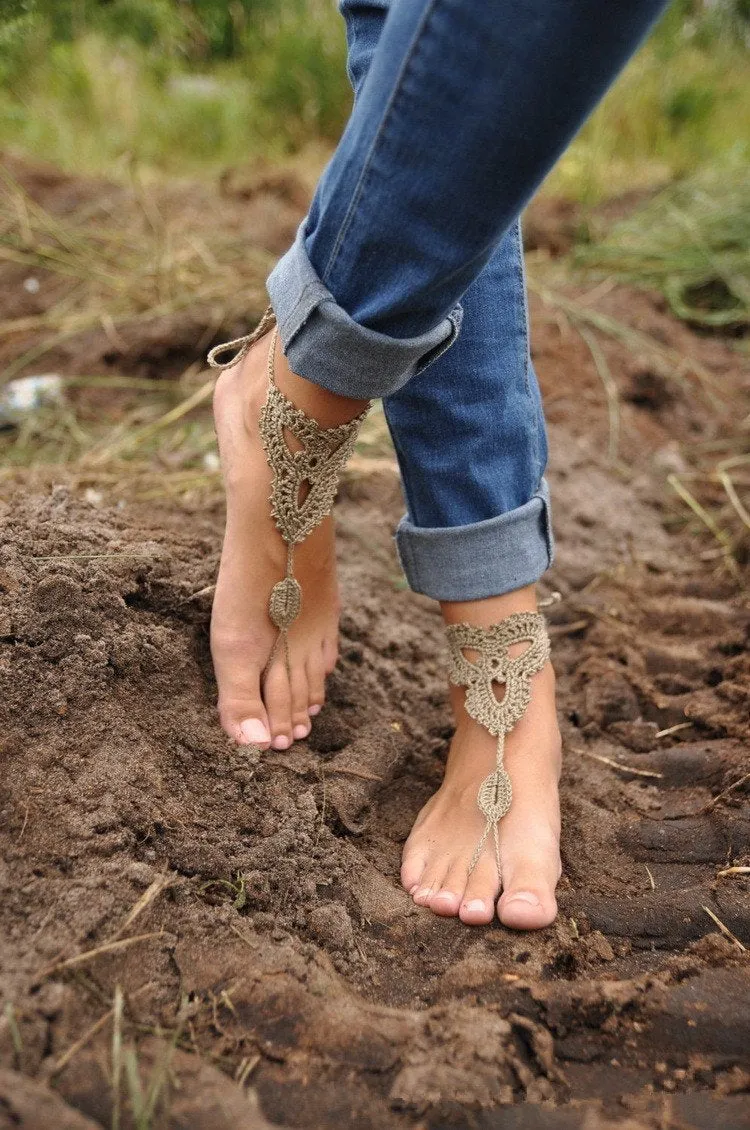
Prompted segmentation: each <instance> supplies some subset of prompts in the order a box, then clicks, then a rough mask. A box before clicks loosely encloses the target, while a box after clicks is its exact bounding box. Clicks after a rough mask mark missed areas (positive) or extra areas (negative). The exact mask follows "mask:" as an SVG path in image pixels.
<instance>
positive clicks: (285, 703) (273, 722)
mask: <svg viewBox="0 0 750 1130" xmlns="http://www.w3.org/2000/svg"><path fill="white" fill-rule="evenodd" d="M263 698H264V700H265V703H266V710H267V711H268V721H269V725H270V729H271V748H272V749H288V748H289V746H290V745H291V744H292V696H291V692H290V689H289V678H288V676H287V673H286V670H285V667H284V664H283V663H281V662H277V663H274V664H273V666H272V667H271V670H270V671H269V672H268V675H267V676H266V681H265V684H264V687H263Z"/></svg>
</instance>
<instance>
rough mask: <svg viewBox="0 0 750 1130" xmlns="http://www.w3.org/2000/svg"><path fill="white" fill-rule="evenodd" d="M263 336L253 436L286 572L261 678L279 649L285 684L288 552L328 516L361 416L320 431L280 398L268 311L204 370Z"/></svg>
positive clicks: (296, 595)
mask: <svg viewBox="0 0 750 1130" xmlns="http://www.w3.org/2000/svg"><path fill="white" fill-rule="evenodd" d="M269 330H272V331H273V332H272V333H271V340H270V343H269V349H268V366H267V368H268V391H267V394H266V401H265V404H264V405H263V408H262V409H261V414H260V421H259V430H260V437H261V442H262V444H263V450H264V451H265V453H266V459H267V461H268V465H269V467H270V468H271V471H272V474H273V479H272V485H271V497H270V503H271V513H272V515H273V519H274V521H275V523H276V527H277V529H278V531H279V533H280V534H281V537H282V538H283V539H284V541H285V542H286V546H287V568H286V576H285V577H284V578H283V579H282V580H280V581H278V582H277V583H276V584H275V585H274V587H273V589H272V591H271V595H270V598H269V603H268V615H269V617H270V618H271V622H272V623H273V625H274V627H275V628H277V629H278V635H277V637H276V642H275V643H274V645H273V648H272V650H271V654H270V656H269V657H268V661H267V662H266V667H265V672H264V675H265V674H266V673H267V672H268V670H269V668H270V667H271V664H272V663H273V661H274V659H275V657H276V655H277V653H278V650H279V647H283V650H284V662H285V664H286V669H287V675H288V676H289V678H290V679H291V664H290V656H289V628H290V627H291V625H292V624H293V623H294V621H295V620H296V619H297V617H298V616H299V614H300V612H301V611H302V587H301V585H300V583H299V581H298V580H297V578H296V577H295V576H294V547H295V546H296V545H299V544H300V542H303V541H304V540H305V538H306V537H308V535H309V534H311V533H312V531H313V530H314V529H315V527H316V526H318V525H320V523H321V522H322V521H323V519H324V518H326V517H327V515H328V514H330V512H331V510H332V508H333V503H334V500H335V498H336V491H337V489H338V483H339V475H340V474H341V470H342V468H343V466H344V464H345V463H346V461H347V459H348V458H349V456H350V455H351V454H352V452H353V450H354V446H355V444H356V442H357V434H358V432H359V429H360V427H361V425H362V421H363V420H364V418H365V416H366V415H367V410H365V411H364V412H362V413H361V414H360V415H359V416H357V417H356V418H355V419H354V420H351V421H350V422H349V423H345V424H339V425H338V426H337V427H333V428H322V427H321V426H320V424H318V423H317V422H316V421H315V420H313V419H311V418H310V417H309V416H307V415H306V414H305V413H304V412H302V411H301V410H300V409H299V408H297V407H295V405H294V404H292V402H291V401H290V400H289V399H288V397H286V396H284V394H283V393H282V392H281V390H280V389H279V387H278V385H277V384H276V376H275V371H274V356H275V353H276V342H277V337H278V328H277V326H276V317H275V315H274V312H273V309H272V308H271V307H270V306H269V307H268V309H267V310H266V312H265V313H264V315H263V317H262V318H261V320H260V322H259V323H258V325H257V326H256V328H255V329H254V330H253V331H252V333H249V334H246V335H245V336H244V337H238V338H235V339H234V341H228V342H225V343H223V344H222V345H217V346H215V347H214V348H213V349H212V350H211V352H210V353H209V355H208V363H209V365H210V366H211V367H212V368H214V369H230V368H232V367H233V366H234V365H237V364H238V363H239V362H240V361H242V359H243V358H244V357H245V356H246V355H247V353H248V351H249V350H250V348H251V346H252V345H254V344H255V342H256V341H258V340H259V339H260V338H261V337H263V336H264V335H265V334H266V333H268V331H269ZM225 356H226V359H224V358H225ZM287 436H290V437H292V438H293V439H294V440H295V441H296V443H297V444H298V445H299V447H298V448H297V449H294V448H292V447H290V445H289V442H288V438H287Z"/></svg>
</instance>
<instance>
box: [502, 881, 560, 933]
mask: <svg viewBox="0 0 750 1130" xmlns="http://www.w3.org/2000/svg"><path fill="white" fill-rule="evenodd" d="M497 913H498V917H499V919H500V921H501V922H502V924H503V925H504V926H510V928H511V929H513V930H541V929H542V928H543V927H544V926H549V925H550V924H551V923H552V922H554V920H555V918H556V916H557V900H556V899H555V892H554V889H552V888H550V887H549V886H545V885H542V884H539V881H538V878H537V880H536V885H534V883H533V880H532V879H531V877H529V879H528V881H527V882H525V883H524V882H520V883H519V885H517V886H516V885H514V886H512V887H509V888H508V890H506V891H503V893H502V895H501V897H500V900H499V902H498V904H497Z"/></svg>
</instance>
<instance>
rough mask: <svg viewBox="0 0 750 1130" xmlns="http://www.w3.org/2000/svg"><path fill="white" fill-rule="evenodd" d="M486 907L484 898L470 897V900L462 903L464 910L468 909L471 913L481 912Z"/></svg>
mask: <svg viewBox="0 0 750 1130" xmlns="http://www.w3.org/2000/svg"><path fill="white" fill-rule="evenodd" d="M486 909H487V905H486V903H485V901H484V899H472V900H471V902H465V903H464V910H468V911H469V912H470V913H471V914H480V913H482V914H483V913H484V911H485V910H486Z"/></svg>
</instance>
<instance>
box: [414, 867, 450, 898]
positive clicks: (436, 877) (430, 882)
mask: <svg viewBox="0 0 750 1130" xmlns="http://www.w3.org/2000/svg"><path fill="white" fill-rule="evenodd" d="M447 870H448V861H447V860H444V861H437V860H432V861H431V862H430V863H429V864H428V865H427V867H425V870H424V874H423V875H422V878H421V879H420V880H419V885H418V886H417V889H416V890H415V891H414V892H413V894H412V896H411V897H412V898H413V899H414V901H415V903H416V904H417V906H429V905H430V903H431V902H432V899H433V898H434V896H435V895H436V894H437V893H438V891H439V890H440V889H441V887H442V885H443V879H444V878H445V873H446V871H447Z"/></svg>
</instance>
